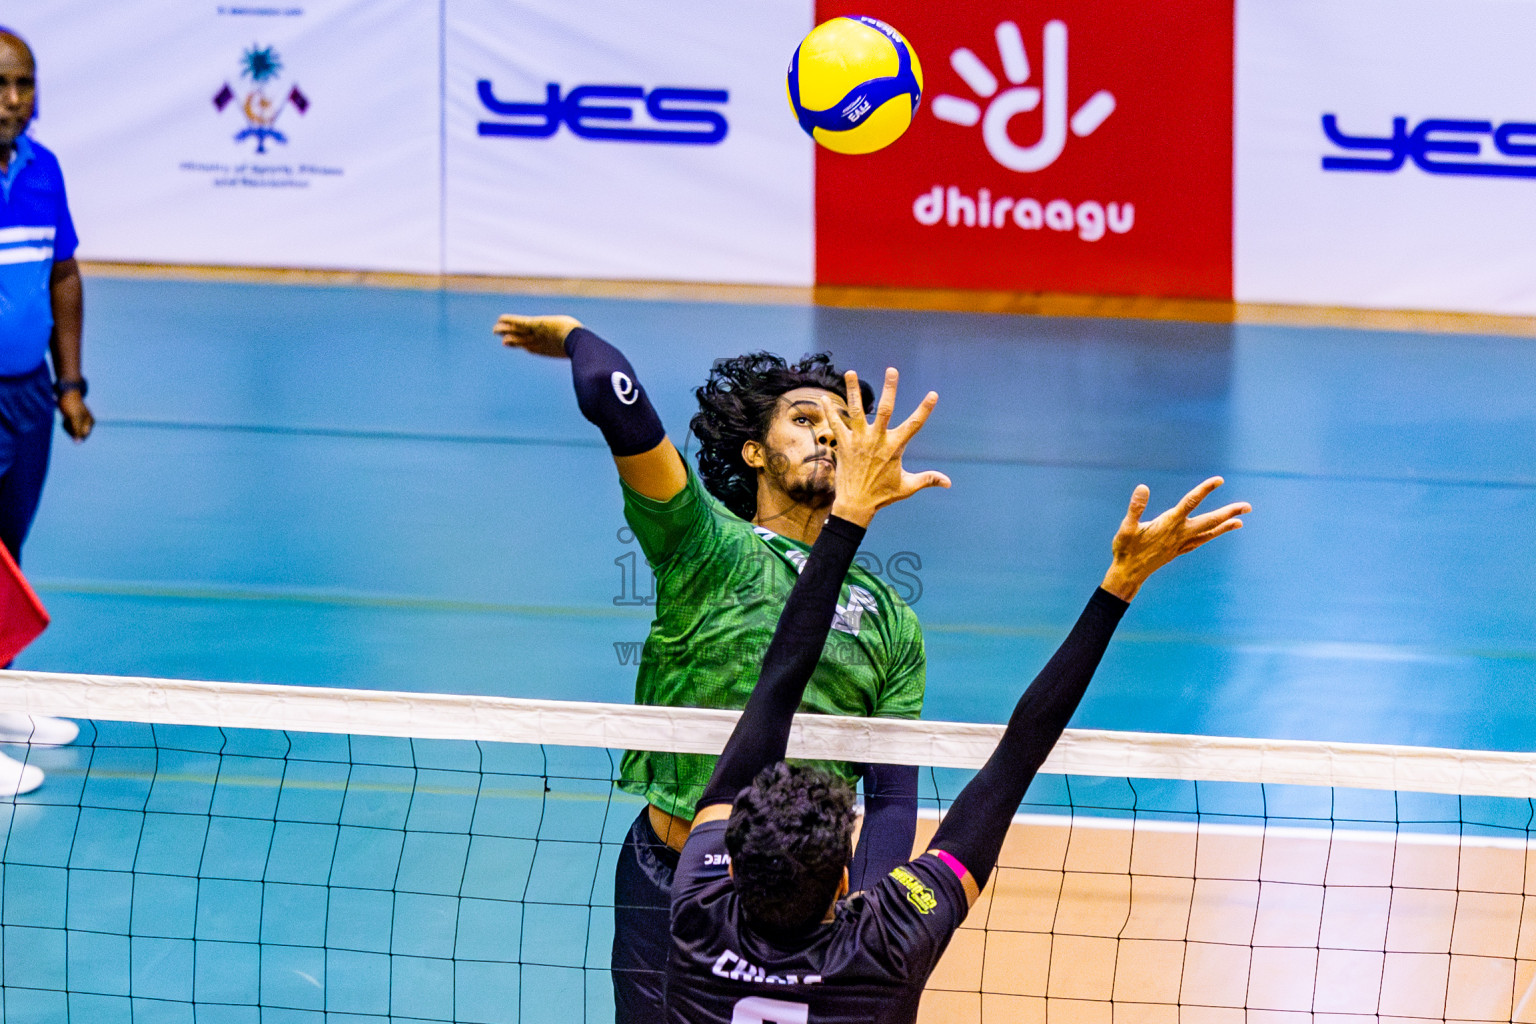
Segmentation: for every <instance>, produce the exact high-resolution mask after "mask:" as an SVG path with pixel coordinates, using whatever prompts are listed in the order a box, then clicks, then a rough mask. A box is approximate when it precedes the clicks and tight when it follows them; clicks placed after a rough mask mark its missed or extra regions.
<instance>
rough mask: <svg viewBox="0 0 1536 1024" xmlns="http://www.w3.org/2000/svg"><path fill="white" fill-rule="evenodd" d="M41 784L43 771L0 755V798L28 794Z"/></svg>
mask: <svg viewBox="0 0 1536 1024" xmlns="http://www.w3.org/2000/svg"><path fill="white" fill-rule="evenodd" d="M42 784H43V770H42V769H41V768H39V767H37V766H36V765H30V764H22V763H21V762H20V761H17V760H15V759H14V758H10V757H6V756H5V755H4V754H0V797H12V796H20V795H21V794H23V793H30V792H32V791H33V790H34V789H36V788H37V787H38V786H41V785H42Z"/></svg>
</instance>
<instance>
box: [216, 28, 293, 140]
mask: <svg viewBox="0 0 1536 1024" xmlns="http://www.w3.org/2000/svg"><path fill="white" fill-rule="evenodd" d="M282 73H283V61H282V58H281V57H280V56H278V53H277V48H276V47H273V46H257V45H256V44H254V43H252V44H251V46H250V48H249V49H247V50H246V51H245V53H244V54H243V55H242V56H241V58H240V78H241V79H247V80H249V82H250V85H249V87H248V88H247V91H246V93H245V95H244V96H243V97H241V96H239V95H238V94H237V93H236V91H235V90H234V89H233V88H231V87H230V84H229V82H227V81H226V82H225V83H224V85H223V87H222V88H220V89H219V91H218V92H217V93H215V94H214V97H213V108H214V110H216V111H217V112H218V113H220V114H222V113H224V110H225V108H227V107H228V106H229V105H230V104H231V103H233V102H234V101H235V100H236V99H239V101H240V112H241V113H242V114H243V115H244V116H245V127H244V128H242V129H240V131H239V132H237V133H236V134H235V141H236V142H244V141H245V140H247V139H255V140H256V152H258V153H265V152H266V151H267V142H268V141H269V140H270V141H272V142H277V143H282V144H283V145H287V144H288V137H287V136H286V135H284V134H283V133H282V132H281V131H279V130H278V128H277V119H278V118H279V117H280V116H282V113H283V111H285V110H287V109H288V108H289V107H292V108H293V109H294V110H296V111H298V112H299V114H300V115H301V116H302V115H303V114H304V113H305V112H306V111H308V110H309V97H307V96H305V95H304V93H303V92H302V91H301V90H300V89H299V87H298V85H297V84H295V85H294V86H293V87H292V88H290V89H289V90H288V94H287V95H286V96H282V93H281V90H282V86H281V85H280V84H279V79H280V76H281V75H282ZM238 80H239V79H237V81H238ZM269 90H270V92H271V94H275V95H278V96H280V97H281V98H279V99H273V98H272V95H269Z"/></svg>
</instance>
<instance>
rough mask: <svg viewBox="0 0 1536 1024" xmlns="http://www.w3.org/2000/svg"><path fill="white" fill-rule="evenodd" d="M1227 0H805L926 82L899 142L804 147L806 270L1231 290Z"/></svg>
mask: <svg viewBox="0 0 1536 1024" xmlns="http://www.w3.org/2000/svg"><path fill="white" fill-rule="evenodd" d="M1232 10H1233V8H1232V4H1231V2H1230V0H1165V2H1163V3H1159V4H1147V3H1131V2H1128V0H1100V2H1097V3H1092V4H1088V3H1068V2H1065V0H1048V2H1047V3H1045V4H1030V5H1021V4H1012V3H1000V2H983V3H970V4H936V3H932V2H931V0H870V2H868V3H863V4H861V5H860V6H859V7H858V8H857V10H853V9H850V8H848V7H847V6H846V5H844V4H842V3H831V2H828V0H818V2H817V19H816V20H817V22H818V23H820V22H822V21H825V20H827V19H828V18H832V17H836V16H838V15H841V14H853V13H857V14H866V15H870V16H872V17H876V18H879V19H881V20H883V21H886V22H888V23H890V24H891V25H893V26H894V27H895V28H896V29H897V30H898V31H900V32H901V33H902V34H903V35H904V36H905V37H906V38H907V40H908V42H909V43H911V45H912V46H913V48H914V49H915V50H916V52H917V54H918V57H919V59H920V60H921V61H922V65H923V72H924V78H925V83H924V89H923V104H922V108H921V110H919V112H918V114H917V117H916V119H915V120H914V121H913V124H912V127H911V128H910V129H909V130H908V132H907V134H906V135H905V136H903V137H902V138H901V139H900V140H898V141H897V142H896V143H895V144H894V145H892V146H890V147H889V148H887V149H885V150H882V151H880V152H878V153H873V154H869V155H867V156H840V155H838V154H836V153H832V152H829V151H827V150H824V149H818V150H817V153H816V280H817V282H818V283H820V284H832V285H891V286H899V287H919V288H971V289H987V290H994V289H996V290H1006V291H1024V292H1085V293H1097V294H1111V295H1113V294H1119V295H1161V296H1182V297H1194V298H1213V299H1230V298H1231V297H1232V80H1233V58H1232V53H1233V24H1232Z"/></svg>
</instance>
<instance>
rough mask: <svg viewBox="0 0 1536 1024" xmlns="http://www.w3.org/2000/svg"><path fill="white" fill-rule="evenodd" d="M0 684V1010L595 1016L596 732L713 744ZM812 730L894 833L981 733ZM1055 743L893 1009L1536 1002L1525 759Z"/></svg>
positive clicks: (462, 707)
mask: <svg viewBox="0 0 1536 1024" xmlns="http://www.w3.org/2000/svg"><path fill="white" fill-rule="evenodd" d="M0 680H3V683H0V711H9V712H20V711H31V712H37V713H64V714H68V715H70V716H71V717H75V718H76V719H77V720H80V721H81V725H82V731H81V735H80V738H79V739H78V740H77V741H76V742H75V743H73V744H71V745H68V746H62V747H56V748H40V747H26V746H12V747H9V748H7V749H8V750H9V751H10V753H11V755H12V756H14V757H16V758H18V759H24V760H26V761H27V762H29V763H31V764H33V765H35V766H37V767H40V768H42V769H43V770H44V771H45V772H46V773H47V779H46V782H45V783H44V784H43V785H42V786H41V787H40V788H39V789H37V790H35V791H34V792H31V793H27V794H24V795H21V796H18V797H16V798H15V799H14V801H13V802H11V803H8V804H5V805H3V811H0V818H3V820H4V824H5V828H4V845H3V854H0V866H3V885H0V923H3V926H4V930H3V944H4V945H3V966H4V976H3V982H4V984H3V992H0V995H3V999H4V1004H3V1017H4V1019H5V1020H6V1021H8V1022H31V1021H50V1022H53V1021H66V1020H67V1021H81V1022H84V1021H90V1022H99V1021H103V1022H115V1021H124V1022H127V1021H134V1022H143V1021H155V1022H159V1021H177V1022H197V1024H206V1022H257V1021H262V1022H272V1021H279V1022H290V1021H292V1022H299V1021H317V1022H318V1021H344V1022H349V1024H352V1022H363V1021H386V1020H397V1021H404V1020H413V1021H416V1020H419V1021H463V1022H476V1024H500V1022H514V1021H520V1022H543V1021H604V1020H611V1019H612V1014H613V1010H612V996H611V989H610V980H609V975H608V961H609V949H610V944H611V941H612V929H613V911H612V904H613V872H614V866H615V861H616V858H617V855H618V851H619V847H620V845H621V844H622V842H623V839H624V836H625V834H626V832H627V831H628V829H629V827H630V825H631V823H632V821H633V820H634V818H635V817H636V815H637V814H638V813H639V811H640V810H641V809H642V807H643V804H642V803H641V802H640V801H639V800H638V799H636V798H633V797H630V796H628V795H626V794H623V793H621V792H618V791H617V790H616V789H615V787H614V785H613V780H614V778H615V777H616V772H617V766H618V760H619V751H618V750H617V749H615V748H614V747H615V746H616V744H615V738H616V737H617V736H619V735H630V734H632V733H633V732H634V731H635V730H647V731H649V732H651V733H652V734H656V735H659V737H660V738H659V739H658V740H656V741H654V742H655V743H656V745H658V746H660V747H661V748H662V749H678V748H681V749H699V748H701V747H703V748H707V747H709V746H710V745H715V746H716V747H718V743H719V741H720V740H721V739H723V729H728V727H729V722H730V717H731V716H730V715H728V714H722V713H716V712H696V711H677V710H669V711H667V712H666V715H667V716H668V717H667V721H670V722H672V723H673V725H674V727H675V728H674V729H673V730H672V731H670V732H668V731H667V730H665V729H658V728H656V726H655V724H654V723H646V722H645V721H643V719H644V714H645V713H646V712H642V711H639V710H637V709H631V708H611V707H604V706H597V705H555V704H553V703H546V702H518V701H487V700H486V699H483V698H446V697H440V696H424V695H399V694H378V693H373V692H369V691H360V692H357V693H346V692H342V691H320V690H314V691H310V690H304V689H287V688H279V687H264V688H263V687H239V686H234V685H231V684H187V683H182V682H173V681H164V680H160V681H157V680H104V679H99V678H90V677H60V676H43V675H39V674H30V675H29V674H24V673H5V674H3V675H0ZM253 709H254V710H253ZM637 718H638V719H641V720H642V721H641V722H640V724H639V725H637V724H636V720H637ZM135 719H138V720H135ZM253 719H254V720H260V719H267V720H270V721H265V720H263V721H260V722H259V724H271V722H275V721H284V722H299V723H303V726H304V727H303V728H286V729H272V728H247V727H243V726H245V725H248V724H252V722H253ZM445 723H446V724H445ZM812 725H813V726H814V728H813V729H811V730H810V733H813V732H815V729H823V731H825V730H831V731H830V733H828V735H827V736H823V737H822V738H821V739H820V740H818V739H817V737H816V736H815V735H811V734H810V733H808V732H807V731H806V730H803V729H800V727H799V726H797V730H798V731H797V739H796V741H795V742H796V743H797V744H798V745H799V746H800V747H801V748H804V749H805V750H806V751H807V752H812V751H815V752H818V753H821V752H825V744H828V743H832V744H836V743H842V744H845V745H847V746H848V748H849V751H848V755H847V756H849V757H850V758H851V759H857V760H866V759H871V758H869V757H868V755H869V754H870V752H871V749H876V750H878V749H881V748H880V744H881V743H883V744H885V748H886V753H885V759H890V760H903V758H902V757H899V756H895V755H899V754H902V753H903V752H905V753H906V754H907V755H908V756H906V757H905V758H904V759H905V761H906V763H922V764H925V765H926V767H925V769H924V771H923V797H922V803H923V810H922V815H923V820H921V821H920V822H919V845H921V844H922V841H923V840H924V839H925V838H926V836H927V835H928V834H931V831H932V829H933V827H934V825H935V823H936V821H937V818H938V816H939V814H941V813H942V810H943V808H945V807H947V806H948V804H949V802H950V801H951V800H952V799H953V797H954V795H955V794H956V793H957V792H958V790H959V788H960V786H962V785H963V784H964V782H965V780H966V779H967V778H968V777H969V771H968V770H966V769H965V768H963V767H957V765H964V764H973V763H976V760H977V759H978V758H979V757H981V756H984V754H985V752H986V751H987V750H989V749H990V744H991V741H992V738H993V737H995V731H994V732H989V731H988V730H986V729H984V728H983V729H978V728H977V727H971V726H949V725H945V724H943V723H919V724H916V725H913V724H911V723H877V724H875V726H873V729H874V733H873V734H871V733H870V729H871V725H870V723H867V722H855V723H851V724H848V725H847V727H848V728H850V729H853V730H854V731H855V732H854V733H853V734H849V733H846V732H839V731H838V729H840V728H843V724H842V723H838V722H836V721H835V720H828V721H822V722H815V723H812ZM412 728H416V729H418V730H419V731H422V732H427V733H429V734H430V735H427V736H415V737H413V736H410V735H398V733H408V732H409V731H410V730H411V729H412ZM626 730H629V732H628V733H626ZM546 733H547V734H550V735H558V737H559V738H560V740H561V742H559V743H558V744H557V743H553V742H549V743H541V742H532V741H533V740H537V739H538V738H539V737H540V736H541V735H543V734H546ZM855 734H856V736H857V737H858V738H857V739H850V738H849V736H850V735H855ZM445 735H459V736H461V737H463V738H444V736H445ZM871 735H873V737H874V738H873V739H871ZM682 736H687V737H690V739H689V740H688V741H687V743H686V744H684V743H681V742H678V738H679V737H682ZM573 738H576V739H577V742H578V743H580V744H583V745H577V743H573V742H572V740H573ZM662 740H666V741H667V742H665V743H663V742H661V741H662ZM817 742H822V743H823V747H820V748H818V747H816V746H815V744H816V743H817ZM1213 743H1214V744H1215V745H1216V747H1217V755H1218V756H1215V757H1208V756H1205V754H1203V753H1202V750H1204V751H1205V752H1206V753H1209V749H1208V748H1210V747H1211V746H1212V744H1213ZM1223 743H1226V744H1228V745H1226V746H1223V745H1222V744H1223ZM871 744H874V747H873V748H872V747H871ZM611 745H613V746H611ZM1062 747H1063V749H1064V751H1065V753H1063V752H1062V751H1059V752H1058V757H1057V758H1055V760H1056V761H1058V762H1060V763H1056V764H1053V765H1052V766H1051V767H1056V768H1070V769H1071V770H1072V773H1068V774H1048V775H1042V776H1041V777H1040V778H1039V779H1038V780H1037V782H1036V784H1035V786H1034V787H1032V789H1031V791H1030V793H1029V796H1028V798H1027V801H1026V805H1025V807H1024V808H1023V813H1022V814H1021V815H1020V817H1019V818H1018V819H1017V820H1016V821H1015V824H1014V826H1013V828H1012V830H1011V832H1010V834H1009V838H1008V841H1007V844H1006V846H1005V848H1004V851H1003V855H1002V857H1001V859H1000V863H999V867H998V870H997V872H996V873H995V875H994V876H993V879H992V882H991V884H990V885H989V886H988V887H987V889H986V890H985V891H984V893H983V896H982V899H981V901H980V902H979V903H978V904H977V905H976V907H975V908H974V909H973V910H972V912H971V914H970V916H969V917H968V919H967V920H966V922H965V925H964V927H963V928H962V929H961V931H960V932H959V934H958V935H957V936H956V938H955V940H954V942H953V943H952V944H951V947H950V949H949V951H948V952H947V953H946V955H945V958H944V960H943V962H942V963H941V965H940V967H939V969H938V971H937V972H936V973H935V975H934V977H933V979H932V982H931V984H930V985H929V990H928V994H927V996H926V997H925V1002H924V1009H923V1018H924V1019H925V1020H928V1021H934V1022H939V1021H944V1022H949V1021H962V1022H964V1021H989V1022H992V1021H1040V1022H1042V1024H1043V1022H1046V1021H1049V1022H1051V1024H1058V1022H1061V1021H1085V1022H1086V1021H1094V1022H1104V1024H1123V1022H1124V1021H1149V1022H1150V1021H1158V1022H1168V1024H1173V1022H1176V1021H1195V1022H1201V1024H1204V1022H1210V1024H1225V1022H1228V1021H1230V1022H1232V1024H1236V1022H1238V1021H1240V1020H1243V1021H1246V1020H1258V1019H1264V1020H1273V1021H1275V1022H1279V1021H1281V1020H1297V1021H1300V1020H1301V1019H1303V1018H1302V1017H1301V1015H1302V1014H1306V1015H1309V1017H1308V1019H1311V1018H1316V1019H1318V1020H1320V1021H1321V1020H1334V1019H1336V1020H1338V1021H1340V1022H1341V1024H1342V1022H1343V1021H1345V1020H1363V1019H1366V1018H1370V1019H1377V1020H1384V1019H1386V1018H1388V1017H1394V1018H1405V1019H1407V1018H1413V1019H1420V1020H1445V1021H1451V1020H1468V1021H1472V1020H1475V1021H1506V1022H1507V1021H1512V1020H1518V1021H1536V996H1533V995H1532V990H1533V988H1536V860H1532V858H1531V856H1530V853H1529V851H1530V840H1531V829H1532V823H1533V806H1532V802H1531V800H1530V795H1531V792H1533V791H1536V787H1532V786H1531V781H1530V780H1531V778H1532V777H1533V772H1536V767H1533V764H1536V758H1529V757H1516V756H1511V755H1477V754H1469V753H1466V752H1455V751H1416V750H1413V749H1410V748H1365V747H1352V748H1343V747H1340V746H1337V745H1335V746H1329V745H1324V744H1310V745H1308V744H1301V745H1298V744H1274V743H1264V742H1260V741H1252V742H1247V741H1212V740H1208V739H1201V738H1194V737H1188V738H1182V739H1178V738H1168V737H1161V738H1158V737H1152V738H1148V737H1139V736H1136V735H1134V734H1127V735H1120V736H1104V735H1097V734H1076V735H1074V736H1070V737H1069V739H1068V740H1067V741H1066V742H1064V743H1063V745H1062ZM1074 750H1076V751H1078V753H1077V754H1074V753H1073V751H1074ZM1083 751H1097V753H1093V755H1092V756H1088V754H1085V753H1083ZM1149 751H1151V752H1153V753H1156V754H1157V756H1155V757H1154V756H1152V754H1151V753H1149ZM1158 752H1160V753H1158ZM1245 752H1246V753H1245ZM918 754H921V755H922V756H917V755H918ZM1250 755H1251V756H1250ZM1303 755H1305V756H1303ZM1095 759H1097V760H1098V761H1100V762H1103V763H1104V764H1105V765H1107V766H1110V767H1115V766H1119V767H1121V768H1123V766H1124V765H1126V764H1136V765H1138V766H1139V767H1138V768H1137V769H1136V771H1140V772H1142V773H1144V774H1145V775H1150V776H1155V777H1150V778H1148V777H1141V776H1135V775H1131V774H1130V770H1129V769H1127V770H1126V774H1119V775H1114V774H1108V773H1107V771H1106V773H1105V774H1098V773H1092V774H1089V773H1087V772H1085V771H1084V769H1085V767H1091V765H1089V764H1088V763H1087V762H1090V761H1093V760H1095ZM1077 772H1084V773H1082V774H1077ZM1309 774H1310V777H1312V779H1313V781H1315V782H1319V783H1322V784H1316V785H1297V784H1293V783H1292V782H1290V781H1283V782H1275V781H1269V780H1271V779H1273V778H1282V779H1287V780H1291V779H1294V778H1297V777H1300V776H1305V775H1309ZM1181 776H1182V777H1181ZM1372 778H1376V779H1379V780H1382V781H1381V782H1380V783H1379V784H1376V783H1372V785H1374V786H1375V788H1364V787H1362V785H1361V783H1362V782H1370V780H1371V779H1372ZM1401 778H1413V779H1417V780H1420V781H1418V782H1417V783H1416V785H1419V786H1421V787H1422V788H1426V789H1436V790H1439V792H1432V793H1424V792H1412V791H1404V790H1400V789H1398V788H1395V787H1396V786H1397V783H1395V782H1393V781H1391V780H1394V779H1401ZM1330 780H1332V781H1333V782H1339V781H1348V782H1350V783H1351V785H1349V786H1344V785H1337V784H1331V783H1330ZM1458 787H1459V788H1461V789H1463V790H1465V791H1464V792H1456V789H1457V788H1458ZM1335 1015H1336V1016H1335Z"/></svg>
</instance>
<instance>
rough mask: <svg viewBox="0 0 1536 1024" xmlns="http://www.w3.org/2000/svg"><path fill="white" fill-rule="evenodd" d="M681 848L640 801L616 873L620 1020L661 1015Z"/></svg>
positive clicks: (644, 1020)
mask: <svg viewBox="0 0 1536 1024" xmlns="http://www.w3.org/2000/svg"><path fill="white" fill-rule="evenodd" d="M676 871H677V851H676V850H674V849H672V848H671V847H670V846H668V845H667V844H666V843H664V842H662V841H661V837H660V836H658V835H657V834H656V830H655V829H653V828H651V815H650V807H649V806H646V807H642V808H641V809H640V815H639V817H637V818H636V819H635V823H634V824H633V825H631V826H630V829H629V835H627V836H625V837H624V846H623V848H622V849H621V850H620V851H619V864H618V868H617V869H616V870H615V872H614V879H613V1005H614V1018H615V1020H616V1021H617V1022H618V1024H654V1022H656V1021H660V1020H662V1019H663V1017H662V1013H663V1009H664V1002H663V995H664V992H665V981H666V976H667V950H668V948H669V946H670V943H671V940H672V922H671V908H672V876H673V874H674V873H675V872H676Z"/></svg>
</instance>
